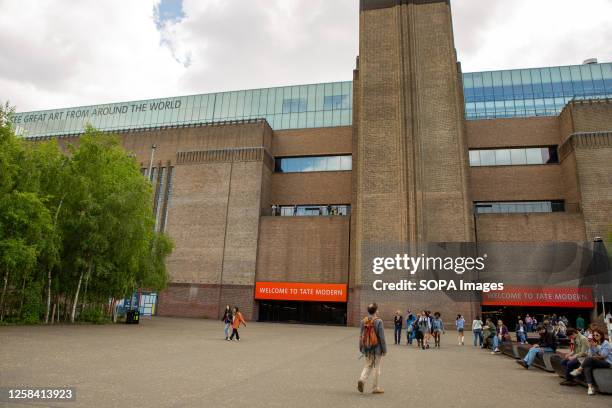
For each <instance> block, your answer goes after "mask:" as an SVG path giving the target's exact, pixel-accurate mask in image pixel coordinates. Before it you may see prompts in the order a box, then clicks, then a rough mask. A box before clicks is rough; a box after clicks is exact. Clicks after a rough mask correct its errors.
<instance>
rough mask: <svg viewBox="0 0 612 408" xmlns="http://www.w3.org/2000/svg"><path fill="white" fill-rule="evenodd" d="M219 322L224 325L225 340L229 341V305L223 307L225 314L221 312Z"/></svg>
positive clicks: (230, 321)
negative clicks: (221, 315)
mask: <svg viewBox="0 0 612 408" xmlns="http://www.w3.org/2000/svg"><path fill="white" fill-rule="evenodd" d="M221 321H222V322H223V323H224V324H225V340H229V328H230V326H231V325H232V309H230V307H229V305H227V306H225V312H223V317H222V318H221Z"/></svg>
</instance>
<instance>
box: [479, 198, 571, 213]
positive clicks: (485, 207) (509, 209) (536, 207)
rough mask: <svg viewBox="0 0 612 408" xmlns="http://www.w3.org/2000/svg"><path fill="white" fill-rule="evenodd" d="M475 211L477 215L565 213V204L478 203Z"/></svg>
mask: <svg viewBox="0 0 612 408" xmlns="http://www.w3.org/2000/svg"><path fill="white" fill-rule="evenodd" d="M474 209H475V211H476V213H477V214H519V213H550V212H564V211H565V202H564V201H563V200H555V201H507V202H476V203H474Z"/></svg>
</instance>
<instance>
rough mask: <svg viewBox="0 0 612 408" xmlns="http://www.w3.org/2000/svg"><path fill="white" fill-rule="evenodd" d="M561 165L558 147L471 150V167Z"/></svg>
mask: <svg viewBox="0 0 612 408" xmlns="http://www.w3.org/2000/svg"><path fill="white" fill-rule="evenodd" d="M554 163H559V155H558V153H557V146H548V147H529V148H519V149H486V150H470V166H472V167H478V166H521V165H525V164H554Z"/></svg>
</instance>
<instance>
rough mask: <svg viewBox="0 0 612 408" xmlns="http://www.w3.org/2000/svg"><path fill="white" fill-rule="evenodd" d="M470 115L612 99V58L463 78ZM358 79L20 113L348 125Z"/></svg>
mask: <svg viewBox="0 0 612 408" xmlns="http://www.w3.org/2000/svg"><path fill="white" fill-rule="evenodd" d="M463 85H464V95H465V113H466V119H468V120H477V119H495V118H513V117H529V116H554V115H557V114H559V113H560V112H561V110H562V109H563V107H564V106H565V105H566V104H567V103H568V102H569V101H570V100H572V99H574V98H612V63H602V64H589V65H574V66H565V67H548V68H532V69H517V70H506V71H488V72H475V73H466V74H464V75H463ZM352 104H353V86H352V82H351V81H346V82H333V83H325V84H313V85H296V86H286V87H276V88H266V89H253V90H245V91H233V92H221V93H211V94H201V95H191V96H180V97H174V98H162V99H151V100H142V101H134V102H120V103H111V104H104V105H92V106H82V107H76V108H63V109H52V110H44V111H36V112H20V113H17V114H15V116H14V117H13V123H14V125H15V128H16V131H17V133H18V134H20V135H23V136H25V137H39V136H60V135H70V134H78V133H81V132H82V131H83V129H84V127H85V125H86V124H87V123H90V124H91V125H92V126H94V127H95V128H97V129H100V130H103V131H120V130H132V129H147V128H156V127H165V126H185V125H190V124H202V123H211V122H224V121H235V120H247V119H256V118H265V119H266V120H267V121H268V123H269V124H270V126H271V127H272V128H273V129H275V130H283V129H301V128H321V127H334V126H349V125H351V124H352V108H353V106H352Z"/></svg>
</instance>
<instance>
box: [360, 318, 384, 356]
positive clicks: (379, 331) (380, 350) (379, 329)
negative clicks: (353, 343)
mask: <svg viewBox="0 0 612 408" xmlns="http://www.w3.org/2000/svg"><path fill="white" fill-rule="evenodd" d="M370 317H372V316H370ZM363 328H364V324H363V319H362V320H361V324H360V326H359V351H360V352H362V353H363V352H364V350H363V349H362V347H361V338H362V337H363ZM374 332H375V333H376V337H377V338H378V345H377V346H376V352H375V354H376V355H377V356H379V355H381V354H386V353H387V343H386V342H385V329H384V327H383V321H382V319H380V318H376V320H375V321H374Z"/></svg>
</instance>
